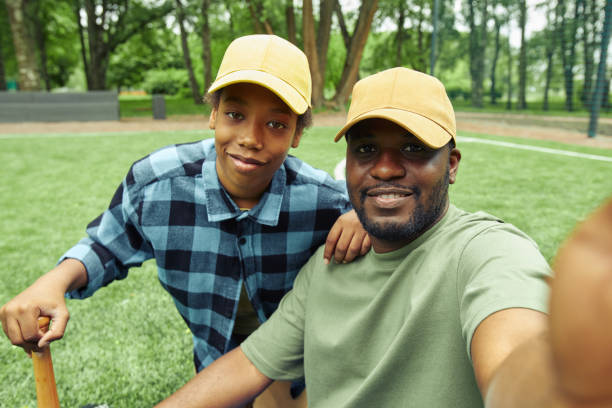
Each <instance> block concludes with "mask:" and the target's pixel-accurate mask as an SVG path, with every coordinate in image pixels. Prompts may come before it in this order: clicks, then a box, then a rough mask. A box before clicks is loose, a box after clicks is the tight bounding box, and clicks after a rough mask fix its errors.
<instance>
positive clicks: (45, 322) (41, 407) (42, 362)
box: [32, 317, 60, 408]
mask: <svg viewBox="0 0 612 408" xmlns="http://www.w3.org/2000/svg"><path fill="white" fill-rule="evenodd" d="M38 327H40V329H41V330H42V331H43V333H46V332H47V330H49V318H48V317H39V318H38ZM32 363H33V365H34V379H35V380H36V399H37V400H38V408H59V406H60V404H59V398H58V397H57V387H56V385H55V375H54V374H53V362H52V361H51V349H50V348H49V346H47V347H45V348H43V349H41V350H40V351H33V352H32Z"/></svg>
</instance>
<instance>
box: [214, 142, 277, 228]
mask: <svg viewBox="0 0 612 408" xmlns="http://www.w3.org/2000/svg"><path fill="white" fill-rule="evenodd" d="M216 160H217V152H216V151H215V149H214V148H213V149H211V150H210V151H209V152H208V154H207V155H206V160H204V165H203V166H202V178H203V182H204V190H205V191H206V214H207V216H208V221H209V222H219V221H225V220H229V219H232V218H236V219H239V220H240V219H243V218H246V217H248V218H251V219H252V220H253V221H255V222H257V223H260V224H264V225H268V226H272V227H273V226H276V225H277V224H278V218H279V214H280V210H281V204H282V201H283V194H284V193H285V183H286V181H287V173H286V171H285V166H284V162H283V165H281V167H280V168H279V169H278V170H277V171H276V172H275V173H274V177H273V178H272V181H271V182H270V185H269V186H268V188H267V189H266V191H264V194H263V195H262V197H261V199H260V200H259V203H257V205H256V206H255V207H253V208H251V209H250V210H249V211H242V210H240V208H238V206H237V205H236V203H235V202H234V200H232V198H231V197H230V195H229V194H228V193H227V191H226V190H225V188H223V186H222V185H221V182H220V181H219V176H218V174H217V168H216V166H215V163H216Z"/></svg>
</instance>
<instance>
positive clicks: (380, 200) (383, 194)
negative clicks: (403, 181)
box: [362, 186, 416, 208]
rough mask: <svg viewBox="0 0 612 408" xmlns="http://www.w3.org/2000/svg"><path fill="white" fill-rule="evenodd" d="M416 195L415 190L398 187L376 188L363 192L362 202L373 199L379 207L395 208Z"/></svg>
mask: <svg viewBox="0 0 612 408" xmlns="http://www.w3.org/2000/svg"><path fill="white" fill-rule="evenodd" d="M413 195H416V194H415V191H414V189H410V188H405V187H398V186H376V187H370V188H366V189H364V190H363V193H362V202H363V201H365V199H366V198H369V199H372V200H373V203H374V205H375V206H377V207H382V208H393V207H397V206H399V205H401V204H402V203H403V202H404V201H405V200H406V199H407V198H409V197H412V196H413Z"/></svg>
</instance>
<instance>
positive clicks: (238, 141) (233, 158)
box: [209, 83, 301, 208]
mask: <svg viewBox="0 0 612 408" xmlns="http://www.w3.org/2000/svg"><path fill="white" fill-rule="evenodd" d="M297 117H298V115H297V114H296V113H295V112H293V111H291V109H290V108H289V107H288V106H287V105H286V104H285V103H284V102H283V101H282V100H281V99H280V98H279V97H278V96H276V95H275V94H274V93H272V92H271V91H269V90H267V89H266V88H264V87H262V86H259V85H255V84H250V83H238V84H233V85H229V86H227V87H225V88H223V90H222V94H221V100H220V102H219V106H218V107H217V108H213V110H212V112H211V115H210V120H209V126H210V128H211V129H214V130H215V149H216V151H217V161H216V168H217V174H218V176H219V181H220V182H221V184H222V185H223V187H224V188H225V189H226V190H227V191H228V193H229V194H230V195H231V197H232V198H233V199H234V202H236V204H237V205H238V206H239V207H241V208H252V207H253V206H254V205H256V204H257V202H258V201H259V198H260V197H261V195H262V194H263V192H264V191H265V189H266V188H267V187H268V185H269V184H270V181H271V180H272V177H273V176H274V173H275V172H276V170H278V168H279V167H280V166H281V164H282V163H283V161H284V160H285V157H286V156H287V153H288V151H289V148H290V147H297V146H298V144H299V141H300V137H301V132H296V123H297Z"/></svg>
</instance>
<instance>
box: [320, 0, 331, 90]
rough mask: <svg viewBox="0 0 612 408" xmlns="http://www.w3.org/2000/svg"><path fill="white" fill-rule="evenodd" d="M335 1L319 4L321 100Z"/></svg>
mask: <svg viewBox="0 0 612 408" xmlns="http://www.w3.org/2000/svg"><path fill="white" fill-rule="evenodd" d="M334 3H335V0H321V2H320V3H319V28H318V30H317V53H318V55H317V57H318V59H319V72H320V73H321V100H322V99H323V91H324V90H325V70H326V69H327V50H328V49H329V38H330V32H331V22H332V16H333V14H334Z"/></svg>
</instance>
